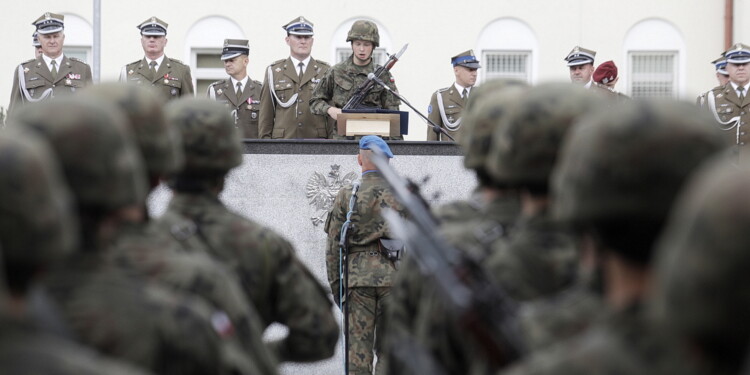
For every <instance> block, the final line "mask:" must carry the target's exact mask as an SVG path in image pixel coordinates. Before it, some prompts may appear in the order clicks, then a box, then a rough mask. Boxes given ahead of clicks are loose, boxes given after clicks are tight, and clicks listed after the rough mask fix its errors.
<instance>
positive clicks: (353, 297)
mask: <svg viewBox="0 0 750 375" xmlns="http://www.w3.org/2000/svg"><path fill="white" fill-rule="evenodd" d="M351 196H352V186H351V185H349V186H345V187H343V188H341V190H339V193H338V195H337V196H336V199H335V200H334V202H333V207H332V208H331V212H330V213H329V214H328V219H327V221H326V224H325V228H324V230H325V232H326V233H327V234H328V244H327V246H326V269H327V271H328V282H329V283H330V285H331V291H332V292H333V295H334V299H336V300H337V303H340V301H339V298H340V297H339V285H340V283H341V280H340V279H339V271H338V270H339V240H340V238H341V226H342V225H343V224H344V222H345V221H346V216H347V213H348V212H349V202H350V199H351ZM386 208H392V209H395V210H401V208H400V205H399V204H398V203H397V202H396V199H395V198H394V196H393V194H392V192H391V189H390V186H388V184H387V183H386V182H385V180H384V179H383V177H382V176H381V174H380V172H378V171H377V170H372V171H365V172H363V173H362V178H361V183H360V187H359V190H358V191H357V202H356V207H355V209H354V213H353V215H352V217H351V222H352V226H351V227H350V229H349V234H348V237H349V241H348V244H349V246H348V249H347V250H348V254H349V255H348V256H347V259H348V265H347V267H349V283H348V285H347V288H346V291H347V296H346V299H347V300H350V301H351V303H350V304H349V306H348V313H349V332H348V335H349V343H348V344H349V348H348V352H349V373H350V374H372V371H373V365H372V364H373V350H374V352H375V353H376V354H379V353H380V352H381V348H382V344H383V343H382V340H381V337H380V336H381V334H380V333H379V332H383V331H384V330H385V329H386V326H385V322H384V320H383V317H384V315H385V314H384V311H385V309H386V308H387V306H388V301H389V300H390V297H389V295H390V287H391V283H392V277H393V274H394V273H395V271H396V268H395V265H394V264H393V262H391V261H390V260H388V258H386V257H385V255H384V254H383V253H382V252H381V249H380V246H381V245H380V242H379V240H380V239H381V238H389V237H390V232H389V230H388V225H387V224H386V222H385V219H384V218H383V217H382V211H383V210H384V209H386ZM375 336H378V337H377V340H376V337H375ZM381 371H382V364H380V363H379V364H378V365H377V373H378V374H379V373H380V372H381Z"/></svg>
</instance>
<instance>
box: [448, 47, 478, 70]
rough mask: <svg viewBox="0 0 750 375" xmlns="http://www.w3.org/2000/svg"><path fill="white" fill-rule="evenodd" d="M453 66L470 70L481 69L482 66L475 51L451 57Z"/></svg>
mask: <svg viewBox="0 0 750 375" xmlns="http://www.w3.org/2000/svg"><path fill="white" fill-rule="evenodd" d="M451 64H452V65H453V66H463V67H466V68H470V69H479V68H481V67H482V66H481V65H479V60H477V57H476V56H474V51H473V50H468V51H464V52H461V53H459V54H458V55H456V56H453V57H451Z"/></svg>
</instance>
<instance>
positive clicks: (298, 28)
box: [281, 16, 313, 35]
mask: <svg viewBox="0 0 750 375" xmlns="http://www.w3.org/2000/svg"><path fill="white" fill-rule="evenodd" d="M281 27H282V28H283V29H284V30H286V33H287V34H290V35H313V23H312V22H310V21H308V20H307V19H306V18H305V17H303V16H299V17H298V18H295V19H293V20H291V21H289V23H287V24H286V25H284V26H281Z"/></svg>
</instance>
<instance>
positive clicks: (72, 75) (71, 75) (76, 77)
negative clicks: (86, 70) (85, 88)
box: [68, 73, 81, 79]
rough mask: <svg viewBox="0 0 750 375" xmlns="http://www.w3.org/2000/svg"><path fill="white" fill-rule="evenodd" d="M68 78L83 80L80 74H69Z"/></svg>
mask: <svg viewBox="0 0 750 375" xmlns="http://www.w3.org/2000/svg"><path fill="white" fill-rule="evenodd" d="M68 78H69V79H81V75H80V74H73V73H70V74H68Z"/></svg>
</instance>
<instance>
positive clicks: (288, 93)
mask: <svg viewBox="0 0 750 375" xmlns="http://www.w3.org/2000/svg"><path fill="white" fill-rule="evenodd" d="M273 90H274V91H276V96H278V97H279V100H281V101H286V100H287V99H289V98H291V97H292V95H294V85H292V83H291V82H276V83H274V84H273Z"/></svg>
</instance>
